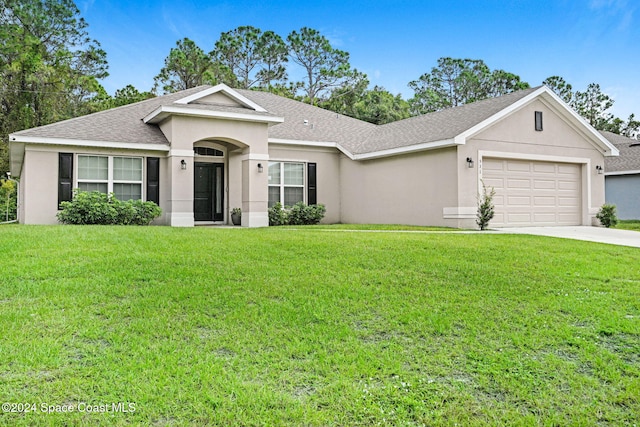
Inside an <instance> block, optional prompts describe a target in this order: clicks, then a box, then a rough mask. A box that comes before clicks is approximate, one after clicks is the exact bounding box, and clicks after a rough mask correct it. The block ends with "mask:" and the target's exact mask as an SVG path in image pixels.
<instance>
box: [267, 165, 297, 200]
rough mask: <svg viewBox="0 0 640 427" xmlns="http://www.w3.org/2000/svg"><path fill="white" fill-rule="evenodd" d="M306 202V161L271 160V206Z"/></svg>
mask: <svg viewBox="0 0 640 427" xmlns="http://www.w3.org/2000/svg"><path fill="white" fill-rule="evenodd" d="M278 202H280V203H281V204H282V205H283V206H293V205H295V204H296V203H298V202H304V163H285V162H269V207H272V206H274V205H275V204H276V203H278Z"/></svg>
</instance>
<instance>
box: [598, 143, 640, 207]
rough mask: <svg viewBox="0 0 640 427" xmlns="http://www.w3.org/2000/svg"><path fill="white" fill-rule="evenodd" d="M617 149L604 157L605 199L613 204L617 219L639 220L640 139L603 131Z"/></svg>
mask: <svg viewBox="0 0 640 427" xmlns="http://www.w3.org/2000/svg"><path fill="white" fill-rule="evenodd" d="M602 134H603V135H604V137H605V138H607V139H608V140H609V141H610V142H611V143H612V144H613V145H614V146H615V147H616V148H617V149H618V150H619V151H620V155H619V156H618V157H607V158H606V159H605V162H604V164H605V174H604V185H605V194H606V197H605V200H606V202H607V203H610V204H614V205H616V212H617V216H618V218H619V219H640V141H638V140H637V139H631V138H627V137H626V136H622V135H617V134H615V133H611V132H602Z"/></svg>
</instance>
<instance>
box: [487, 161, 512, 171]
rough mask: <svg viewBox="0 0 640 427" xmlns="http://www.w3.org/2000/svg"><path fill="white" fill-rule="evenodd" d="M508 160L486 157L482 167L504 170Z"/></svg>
mask: <svg viewBox="0 0 640 427" xmlns="http://www.w3.org/2000/svg"><path fill="white" fill-rule="evenodd" d="M505 163H506V162H505V161H504V160H500V159H484V160H483V161H482V167H483V169H484V170H497V171H501V170H504V164H505Z"/></svg>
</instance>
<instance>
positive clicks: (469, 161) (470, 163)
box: [467, 157, 473, 169]
mask: <svg viewBox="0 0 640 427" xmlns="http://www.w3.org/2000/svg"><path fill="white" fill-rule="evenodd" d="M467 166H469V169H471V168H472V167H473V159H472V158H471V157H467Z"/></svg>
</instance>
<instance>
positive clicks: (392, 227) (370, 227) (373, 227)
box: [284, 224, 461, 231]
mask: <svg viewBox="0 0 640 427" xmlns="http://www.w3.org/2000/svg"><path fill="white" fill-rule="evenodd" d="M284 228H292V229H295V230H299V229H301V227H299V226H295V225H292V226H287V227H284ZM302 229H304V230H337V231H461V229H459V228H450V227H425V226H422V225H402V224H318V225H305V226H304V227H302Z"/></svg>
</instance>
